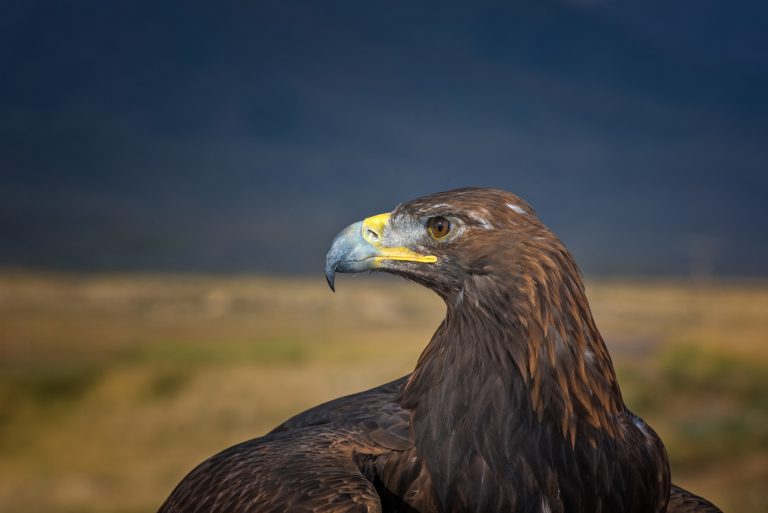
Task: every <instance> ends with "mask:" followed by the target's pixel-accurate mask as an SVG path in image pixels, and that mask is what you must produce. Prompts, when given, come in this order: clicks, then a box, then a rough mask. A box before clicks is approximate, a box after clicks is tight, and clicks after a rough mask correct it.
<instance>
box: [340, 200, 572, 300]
mask: <svg viewBox="0 0 768 513" xmlns="http://www.w3.org/2000/svg"><path fill="white" fill-rule="evenodd" d="M563 252H565V249H564V248H563V246H562V244H561V243H560V241H559V240H558V239H557V238H556V237H555V236H554V235H553V234H552V233H551V232H550V231H549V230H548V229H547V228H546V227H545V226H544V225H543V224H542V223H541V221H539V219H538V217H537V216H536V214H535V212H534V211H533V208H532V207H531V206H530V205H529V204H528V203H527V202H525V201H524V200H523V199H521V198H519V197H518V196H515V195H514V194H512V193H509V192H506V191H502V190H498V189H481V188H467V189H457V190H452V191H447V192H441V193H437V194H432V195H429V196H423V197H420V198H417V199H414V200H412V201H409V202H407V203H403V204H401V205H399V206H397V207H396V208H395V209H394V210H393V211H392V212H389V213H385V214H379V215H376V216H372V217H369V218H367V219H364V220H363V221H360V222H357V223H355V224H352V225H350V226H348V227H347V228H346V229H344V230H343V231H342V232H341V233H340V234H339V235H337V236H336V238H335V239H334V241H333V244H332V246H331V249H330V251H328V255H327V258H326V265H325V273H326V278H327V280H328V284H329V285H330V287H331V289H333V288H334V278H335V273H336V272H341V273H356V272H362V271H385V272H389V273H393V274H397V275H401V276H403V277H405V278H407V279H410V280H413V281H416V282H418V283H421V284H423V285H425V286H427V287H429V288H430V289H432V290H434V291H435V292H437V293H438V294H439V295H440V296H442V297H443V298H444V299H445V300H446V301H450V300H452V299H455V297H456V296H457V295H460V294H463V293H465V292H466V291H469V290H472V289H473V288H476V287H478V286H488V285H489V284H492V283H496V284H501V283H504V284H507V285H508V284H509V283H511V282H514V280H525V279H526V277H530V275H531V274H532V273H534V274H535V273H536V272H537V271H538V272H541V273H545V272H546V269H545V268H546V267H549V266H548V262H550V261H551V264H552V267H553V268H556V267H557V264H559V263H560V262H558V263H557V264H556V263H555V262H554V259H553V256H552V255H562V254H563ZM557 260H560V259H559V258H558V259H557Z"/></svg>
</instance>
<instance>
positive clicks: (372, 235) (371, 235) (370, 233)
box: [367, 228, 379, 240]
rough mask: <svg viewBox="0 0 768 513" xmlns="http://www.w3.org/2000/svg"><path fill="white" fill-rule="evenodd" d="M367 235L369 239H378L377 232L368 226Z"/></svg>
mask: <svg viewBox="0 0 768 513" xmlns="http://www.w3.org/2000/svg"><path fill="white" fill-rule="evenodd" d="M367 235H368V238H369V239H371V240H379V234H378V233H376V232H374V231H373V230H371V229H370V228H369V229H368V233H367Z"/></svg>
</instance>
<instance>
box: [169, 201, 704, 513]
mask: <svg viewBox="0 0 768 513" xmlns="http://www.w3.org/2000/svg"><path fill="white" fill-rule="evenodd" d="M325 270H326V276H327V279H328V283H329V285H330V286H331V288H333V287H334V276H335V273H337V272H342V273H347V272H361V271H368V270H375V271H385V272H389V273H393V274H397V275H400V276H403V277H405V278H407V279H409V280H412V281H415V282H418V283H420V284H422V285H424V286H426V287H428V288H430V289H431V290H433V291H435V292H436V293H437V294H438V295H439V296H440V297H441V298H443V300H444V301H445V304H446V307H447V312H446V316H445V319H444V320H443V322H442V323H441V324H440V326H439V327H438V328H437V331H436V332H435V334H434V336H433V337H432V340H430V342H429V344H428V345H427V347H426V349H425V350H424V352H423V353H422V355H421V357H420V358H419V361H418V363H417V365H416V368H415V370H414V371H413V373H412V374H410V375H408V376H405V377H403V378H401V379H399V380H397V381H393V382H391V383H388V384H385V385H382V386H380V387H377V388H374V389H372V390H368V391H366V392H361V393H358V394H354V395H350V396H347V397H342V398H340V399H336V400H334V401H331V402H329V403H326V404H323V405H320V406H317V407H315V408H312V409H310V410H308V411H306V412H304V413H301V414H299V415H297V416H295V417H293V418H292V419H290V420H288V421H287V422H285V423H284V424H282V425H280V426H278V427H277V428H275V429H274V430H273V431H272V432H270V433H269V434H267V435H265V436H263V437H261V438H256V439H253V440H250V441H247V442H244V443H241V444H239V445H236V446H234V447H231V448H229V449H227V450H225V451H223V452H221V453H219V454H217V455H215V456H213V457H211V458H210V459H208V460H207V461H205V462H203V463H202V464H200V465H199V466H198V467H197V468H195V469H194V470H193V471H192V472H191V473H190V474H189V475H188V476H187V477H185V478H184V480H183V481H182V482H181V483H180V484H179V485H178V486H177V487H176V489H175V490H174V491H173V493H171V495H170V497H168V499H167V500H166V501H165V503H164V504H163V505H162V506H161V508H160V511H161V512H163V513H171V512H278V511H290V512H370V513H373V512H422V513H427V512H488V513H495V512H520V513H581V512H583V513H599V512H605V513H663V512H664V511H669V512H676V513H678V512H679V513H682V512H718V511H719V510H718V509H717V508H716V507H715V506H713V505H712V504H710V503H709V502H707V501H706V500H704V499H702V498H700V497H697V496H695V495H693V494H691V493H689V492H687V491H685V490H683V489H681V488H679V487H676V486H674V485H671V484H670V476H669V465H668V462H667V456H666V453H665V450H664V446H663V444H662V442H661V440H660V439H659V437H658V436H657V435H656V433H655V432H654V431H653V430H652V429H651V428H650V427H649V426H648V425H647V424H646V423H645V422H643V420H642V419H641V418H639V417H638V416H636V415H634V414H633V413H632V412H631V411H629V410H628V409H627V407H626V406H625V405H624V402H623V400H622V397H621V391H620V390H619V385H618V383H617V381H616V374H615V372H614V369H613V365H612V363H611V359H610V357H609V355H608V351H607V349H606V346H605V344H604V343H603V339H602V337H601V336H600V333H599V332H598V330H597V327H596V326H595V323H594V321H593V319H592V314H591V312H590V308H589V304H588V302H587V299H586V296H585V294H584V284H583V281H582V277H581V274H580V272H579V270H578V268H577V266H576V264H575V263H574V260H573V257H572V256H571V254H570V253H569V252H568V251H567V250H566V249H565V247H564V246H563V244H562V243H561V242H560V240H558V239H557V237H555V236H554V235H553V234H552V232H550V231H549V229H547V228H546V227H545V226H544V225H543V224H542V222H541V221H540V220H539V219H538V218H537V217H536V214H535V213H534V211H533V209H532V208H531V206H530V205H528V203H526V202H525V201H523V200H522V199H520V198H519V197H517V196H515V195H513V194H510V193H508V192H505V191H501V190H493V189H477V188H471V189H459V190H454V191H449V192H443V193H439V194H434V195H431V196H426V197H422V198H418V199H415V200H413V201H410V202H408V203H404V204H402V205H399V206H398V207H397V208H396V209H395V210H394V211H393V212H391V213H389V214H381V215H377V216H374V217H370V218H368V219H366V220H364V221H362V222H358V223H355V224H353V225H351V226H349V227H348V228H346V229H345V230H344V231H342V232H341V233H340V234H339V235H338V236H337V237H336V239H335V240H334V241H333V244H332V246H331V249H330V251H329V252H328V256H327V260H326V269H325Z"/></svg>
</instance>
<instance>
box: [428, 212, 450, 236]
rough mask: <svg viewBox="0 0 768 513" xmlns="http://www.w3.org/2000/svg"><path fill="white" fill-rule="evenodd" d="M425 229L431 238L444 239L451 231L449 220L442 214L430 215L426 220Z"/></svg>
mask: <svg viewBox="0 0 768 513" xmlns="http://www.w3.org/2000/svg"><path fill="white" fill-rule="evenodd" d="M427 230H428V231H429V234H430V235H431V236H432V238H433V239H436V240H440V239H444V238H445V237H446V236H447V235H448V234H449V233H451V222H450V221H449V220H448V219H446V218H444V217H443V216H438V217H430V218H429V220H428V221H427Z"/></svg>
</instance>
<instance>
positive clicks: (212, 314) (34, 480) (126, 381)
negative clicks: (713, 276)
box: [0, 271, 768, 513]
mask: <svg viewBox="0 0 768 513" xmlns="http://www.w3.org/2000/svg"><path fill="white" fill-rule="evenodd" d="M337 285H338V288H337V290H338V292H337V293H336V294H332V293H331V292H330V291H329V290H328V288H327V287H326V285H325V282H324V280H323V278H322V276H319V277H318V278H316V279H315V278H311V279H310V278H301V279H299V278H286V279H278V278H262V277H252V276H231V277H209V276H185V275H174V276H157V275H129V274H123V275H105V274H102V275H72V274H44V273H27V272H11V271H6V272H3V273H0V511H7V512H27V511H29V512H33V511H49V512H51V511H53V512H55V511H58V512H126V513H127V512H139V511H154V510H155V509H156V508H157V507H158V506H159V505H160V503H161V502H162V501H163V499H164V498H165V496H166V495H167V494H168V493H169V492H170V491H171V489H172V488H173V486H174V485H175V484H176V483H177V482H178V481H179V480H180V479H181V478H182V477H183V476H184V475H185V473H186V472H187V471H189V470H190V469H191V468H192V467H193V466H194V465H196V464H197V463H198V462H200V461H201V460H202V459H204V458H205V457H207V456H209V455H211V454H213V453H215V452H217V451H219V450H221V449H223V448H225V447H227V446H229V445H232V444H234V443H236V442H239V441H242V440H245V439H248V438H252V437H255V436H259V435H261V434H263V433H265V432H266V431H268V430H269V429H270V428H271V427H273V426H274V425H276V424H277V423H279V422H280V421H282V420H284V419H285V418H287V417H289V416H290V415H292V414H294V413H296V412H299V411H301V410H303V409H305V408H307V407H309V406H312V405H314V404H317V403H319V402H322V401H325V400H328V399H331V398H334V397H337V396H339V395H342V394H346V393H351V392H355V391H358V390H362V389H365V388H368V387H371V386H374V385H377V384H380V383H383V382H384V381H387V380H390V379H393V378H396V377H399V376H401V375H403V374H405V373H407V372H409V371H410V370H411V369H412V367H413V365H414V364H415V361H416V358H417V357H418V355H419V353H420V351H421V350H422V349H423V348H424V346H425V344H426V343H427V341H428V340H429V338H430V336H431V334H432V332H433V331H434V329H435V327H436V326H437V325H438V323H439V321H440V319H441V318H442V315H443V305H442V303H441V302H440V300H439V299H438V298H437V297H435V296H433V295H432V294H431V293H429V292H428V291H426V290H424V289H422V288H420V287H418V286H416V285H413V284H408V283H406V282H404V281H401V280H397V279H386V278H385V279H372V278H365V277H360V278H353V277H347V276H341V277H339V279H338V283H337ZM588 292H589V297H590V300H591V303H592V308H593V311H594V314H595V318H596V321H597V324H598V326H599V327H600V329H601V331H602V333H603V336H604V338H605V339H606V341H607V343H608V346H609V349H610V350H611V353H612V355H613V358H614V363H615V365H616V368H617V370H618V372H619V379H620V382H621V384H622V390H623V392H624V396H625V400H626V402H627V404H628V405H629V406H630V408H632V409H634V410H635V411H636V412H637V413H639V414H641V415H642V416H643V417H645V419H646V420H647V421H648V422H649V423H650V424H651V425H652V426H653V427H654V428H655V429H656V430H657V431H658V432H659V434H660V435H661V436H662V438H663V439H664V441H665V443H666V445H667V449H668V452H669V454H670V460H671V463H672V469H673V476H674V481H675V482H677V483H678V484H680V485H683V486H686V487H689V488H690V489H692V490H693V491H695V492H699V493H701V494H703V495H705V496H707V497H708V498H710V499H711V500H713V501H714V502H715V503H717V504H718V505H720V506H721V507H722V508H723V509H724V510H725V511H726V512H733V513H736V512H745V513H746V512H750V513H753V512H759V511H768V282H759V281H758V282H749V281H744V282H738V283H737V282H718V281H715V282H709V283H690V282H686V281H646V280H644V281H640V280H624V281H590V282H589V285H588Z"/></svg>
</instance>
